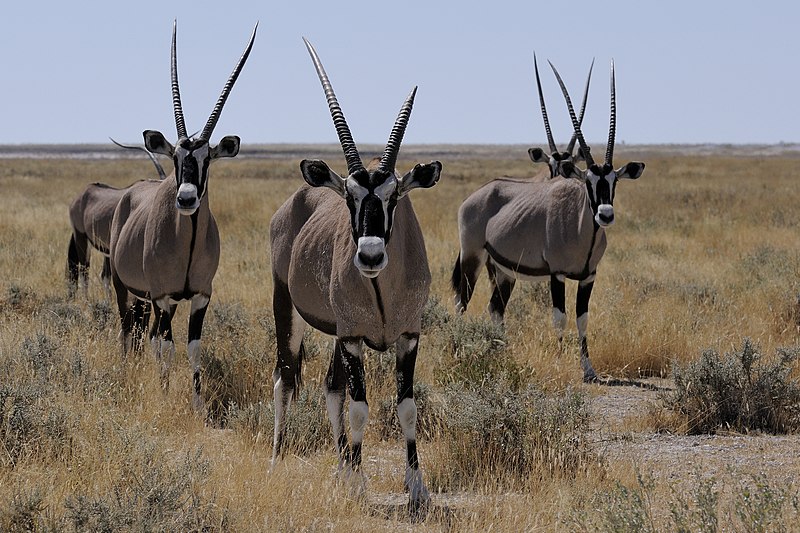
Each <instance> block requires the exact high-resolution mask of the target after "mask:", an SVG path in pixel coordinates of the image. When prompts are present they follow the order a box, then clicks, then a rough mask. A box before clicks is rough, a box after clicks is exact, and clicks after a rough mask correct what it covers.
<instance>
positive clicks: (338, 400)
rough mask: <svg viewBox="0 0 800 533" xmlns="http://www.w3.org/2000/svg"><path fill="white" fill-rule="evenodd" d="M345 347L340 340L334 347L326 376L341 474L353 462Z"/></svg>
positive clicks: (326, 400)
mask: <svg viewBox="0 0 800 533" xmlns="http://www.w3.org/2000/svg"><path fill="white" fill-rule="evenodd" d="M343 351H344V346H343V345H342V342H341V341H340V340H339V339H336V343H335V344H334V347H333V355H332V357H331V364H330V366H329V367H328V374H327V375H326V376H325V403H326V405H327V407H328V419H329V420H330V421H331V427H332V428H333V441H334V443H335V444H336V453H337V455H338V456H339V472H341V471H342V470H343V469H344V467H345V466H346V465H349V464H350V462H351V457H350V446H349V445H348V443H347V432H346V431H345V427H344V399H345V394H346V391H345V385H346V384H347V376H345V372H344V363H343V359H342V358H343V355H342V352H343Z"/></svg>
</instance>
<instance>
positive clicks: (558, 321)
mask: <svg viewBox="0 0 800 533" xmlns="http://www.w3.org/2000/svg"><path fill="white" fill-rule="evenodd" d="M564 293H565V290H564V276H560V275H556V274H553V275H551V276H550V296H551V298H552V299H553V327H554V328H555V330H556V335H557V336H558V349H559V351H561V350H562V349H563V340H564V328H566V327H567V309H566V302H565V294H564Z"/></svg>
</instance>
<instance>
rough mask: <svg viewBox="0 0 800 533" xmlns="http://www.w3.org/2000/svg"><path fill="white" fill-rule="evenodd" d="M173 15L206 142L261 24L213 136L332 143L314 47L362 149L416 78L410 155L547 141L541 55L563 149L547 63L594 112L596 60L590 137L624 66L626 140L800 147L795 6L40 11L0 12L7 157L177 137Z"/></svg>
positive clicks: (604, 116) (107, 6)
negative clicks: (51, 147) (14, 146)
mask: <svg viewBox="0 0 800 533" xmlns="http://www.w3.org/2000/svg"><path fill="white" fill-rule="evenodd" d="M174 18H177V20H178V65H179V78H180V83H181V93H182V97H183V109H184V113H185V116H186V123H187V128H188V129H189V130H190V132H192V131H195V130H199V129H201V128H202V127H203V125H204V124H205V122H206V120H207V118H208V115H209V113H210V112H211V109H212V108H213V106H214V102H215V101H216V99H217V96H218V95H219V93H220V91H221V89H222V86H223V84H224V83H225V80H226V79H227V77H228V75H229V73H230V71H231V69H232V68H233V66H234V64H235V62H236V60H237V59H238V58H239V55H240V54H241V52H242V50H243V49H244V47H245V45H246V43H247V39H248V37H249V35H250V32H251V30H252V28H253V25H254V24H255V23H256V21H259V23H260V24H259V30H258V36H257V37H256V42H255V46H254V48H253V52H252V54H251V56H250V59H249V61H248V63H247V65H246V66H245V68H244V71H243V72H242V75H241V77H240V78H239V81H238V82H237V84H236V86H235V88H234V89H233V92H232V94H231V96H230V98H229V100H228V104H227V105H226V107H225V110H224V112H223V114H222V118H221V120H220V122H219V124H218V125H217V128H216V130H215V132H214V136H213V137H212V142H215V141H216V140H218V139H219V138H220V137H222V136H223V135H227V134H236V135H239V136H240V137H241V138H242V142H243V143H245V144H247V143H279V142H286V143H298V142H311V143H333V142H336V135H335V132H334V129H333V126H332V123H331V119H330V115H329V113H328V111H327V105H326V103H325V100H324V97H323V93H322V89H321V87H320V84H319V81H318V79H317V76H316V74H315V72H314V68H313V65H312V63H311V60H310V59H309V57H308V53H307V52H306V49H305V47H304V45H303V42H302V39H301V37H303V36H305V37H306V38H308V39H309V40H310V41H311V42H312V43H313V44H314V46H315V47H316V49H317V51H318V53H319V55H320V57H321V58H322V61H323V63H324V65H325V68H326V70H327V72H328V75H329V76H330V78H331V81H332V83H333V87H334V90H335V91H336V94H337V96H338V98H339V102H340V103H341V105H342V108H343V110H344V113H345V116H346V117H347V120H348V123H349V125H350V128H351V130H352V133H353V136H354V138H355V140H356V142H357V143H381V144H382V143H385V142H386V139H387V138H388V136H389V132H390V130H391V127H392V124H393V122H394V119H395V117H396V114H397V112H398V110H399V108H400V105H401V104H402V102H403V99H404V98H405V96H406V95H407V94H408V92H409V91H410V90H411V88H412V87H413V86H414V85H418V86H419V91H418V94H417V99H416V104H415V106H414V111H413V114H412V117H411V121H410V124H409V127H408V130H407V132H406V142H408V143H415V144H416V143H493V144H494V143H496V144H507V143H525V144H532V145H533V144H538V145H542V144H544V143H545V135H544V129H543V126H542V120H541V116H540V114H539V111H538V101H537V96H536V89H535V82H534V75H533V52H534V51H536V53H537V56H538V57H539V58H540V69H541V74H542V83H543V87H544V92H545V98H546V100H547V103H548V111H549V115H550V120H551V124H552V125H553V130H554V133H555V135H556V140H557V141H559V142H564V141H565V140H566V138H567V137H568V136H569V134H570V132H571V131H570V128H569V119H568V116H567V114H566V108H565V105H564V103H563V99H562V98H561V96H560V92H559V90H558V86H557V84H556V82H555V80H554V78H553V76H552V74H551V72H550V71H549V68H548V67H547V66H546V61H545V60H546V59H551V60H552V61H553V63H554V64H555V65H556V66H557V67H558V68H559V71H560V72H561V75H562V76H563V77H564V80H565V82H566V83H567V86H568V87H569V89H570V92H571V93H572V95H573V99H574V100H579V99H580V93H581V91H582V86H583V83H584V79H585V76H586V71H587V69H588V67H589V63H590V62H591V60H592V58H593V57H594V58H595V59H596V64H595V71H594V76H593V82H592V89H591V92H590V96H589V106H588V110H587V115H586V120H585V122H584V134H585V136H586V138H587V139H588V140H589V141H590V142H593V143H604V142H605V138H606V135H607V131H608V105H609V102H608V97H609V87H608V85H609V64H610V61H611V59H612V58H614V60H615V63H616V73H617V107H618V118H617V123H618V125H617V139H618V141H625V142H627V143H631V144H651V143H707V142H708V143H777V142H800V103H798V102H800V83H799V81H800V59H798V51H800V39H799V38H798V35H800V31H799V30H800V2H796V1H788V0H787V1H782V2H778V1H771V0H762V1H759V2H742V1H728V2H714V1H702V0H700V1H693V2H688V1H685V0H673V1H669V2H666V1H660V2H654V1H647V0H640V1H623V0H614V1H597V0H595V1H587V0H575V1H570V2H553V1H551V2H537V1H534V0H527V1H505V0H493V1H492V0H489V1H487V0H484V1H482V2H474V1H469V0H467V1H451V0H447V1H439V2H437V1H435V0H406V1H402V2H382V1H379V0H373V1H345V0H341V1H329V2H307V1H303V0H294V1H290V0H283V1H278V2H276V1H247V2H237V1H218V2H208V1H205V0H194V1H191V2H186V1H166V0H162V1H154V0H140V1H136V2H125V3H122V2H113V1H108V0H107V1H92V2H78V1H76V2H61V1H51V2H42V1H37V0H27V1H16V2H4V4H3V6H2V8H1V9H0V51H2V54H0V72H1V73H2V82H3V83H2V84H1V85H0V95H2V104H0V106H2V107H1V108H0V117H2V118H0V144H9V143H102V142H106V141H107V138H108V136H113V137H115V138H117V139H118V140H121V141H127V142H138V143H140V142H141V139H142V138H141V132H142V130H144V129H158V130H161V131H162V132H164V133H165V135H166V136H167V138H168V139H170V140H174V139H175V137H176V133H175V124H174V119H173V113H172V102H171V94H170V84H169V83H170V81H169V80H170V78H169V47H170V37H171V31H172V20H173V19H174ZM542 67H544V68H542Z"/></svg>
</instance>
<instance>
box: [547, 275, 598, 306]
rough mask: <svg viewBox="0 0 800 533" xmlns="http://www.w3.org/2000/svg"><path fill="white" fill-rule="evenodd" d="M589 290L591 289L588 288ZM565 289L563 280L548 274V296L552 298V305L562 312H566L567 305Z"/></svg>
mask: <svg viewBox="0 0 800 533" xmlns="http://www.w3.org/2000/svg"><path fill="white" fill-rule="evenodd" d="M590 290H591V289H590ZM565 293H566V290H565V287H564V282H563V281H562V280H560V279H558V277H557V276H556V275H554V274H553V275H551V276H550V297H551V298H552V300H553V307H554V308H555V309H558V310H559V311H561V312H562V313H563V314H566V313H567V306H566V296H565Z"/></svg>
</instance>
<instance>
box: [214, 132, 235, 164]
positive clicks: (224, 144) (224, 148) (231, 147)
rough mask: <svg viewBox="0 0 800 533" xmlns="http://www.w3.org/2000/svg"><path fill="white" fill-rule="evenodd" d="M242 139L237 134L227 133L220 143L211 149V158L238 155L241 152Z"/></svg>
mask: <svg viewBox="0 0 800 533" xmlns="http://www.w3.org/2000/svg"><path fill="white" fill-rule="evenodd" d="M241 142H242V140H241V139H240V138H239V137H238V136H236V135H226V136H225V137H223V138H222V139H220V141H219V144H218V145H216V146H215V147H214V148H212V149H211V159H217V158H218V157H236V155H237V154H238V153H239V144H240V143H241Z"/></svg>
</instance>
